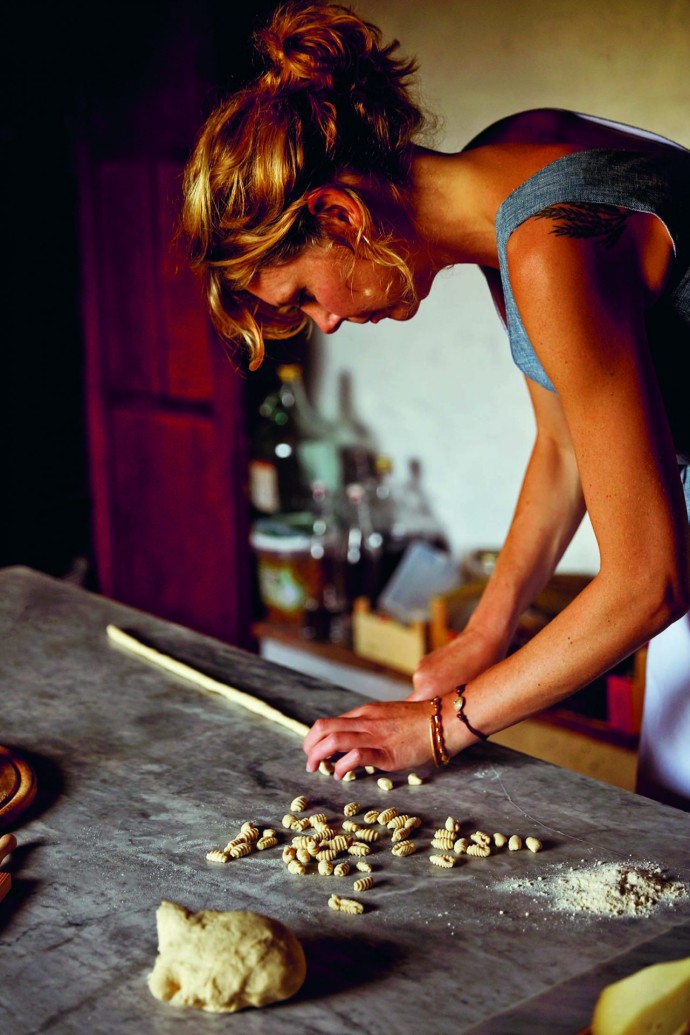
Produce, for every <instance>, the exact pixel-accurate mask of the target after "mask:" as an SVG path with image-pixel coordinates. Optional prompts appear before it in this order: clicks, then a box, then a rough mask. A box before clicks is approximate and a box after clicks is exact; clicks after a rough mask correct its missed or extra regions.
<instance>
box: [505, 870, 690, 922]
mask: <svg viewBox="0 0 690 1035" xmlns="http://www.w3.org/2000/svg"><path fill="white" fill-rule="evenodd" d="M498 890H499V891H504V892H508V893H514V892H522V893H525V894H528V895H530V896H531V897H533V898H545V899H547V900H548V902H549V904H550V905H551V907H552V909H554V910H556V911H558V912H561V913H590V914H595V915H596V916H650V915H651V913H653V912H654V910H655V909H656V908H657V907H659V906H664V905H670V904H671V903H673V902H675V901H677V900H678V899H682V898H687V897H688V896H689V895H690V889H688V887H687V886H686V885H685V884H683V883H681V882H680V881H676V880H673V879H672V878H670V877H668V876H667V875H666V874H665V873H664V871H663V870H662V869H661V867H659V866H658V865H657V864H656V863H651V862H642V863H631V862H615V863H610V862H608V863H607V862H596V863H594V864H593V865H591V866H583V867H582V868H580V869H577V868H575V867H573V866H570V867H567V868H566V867H559V868H558V869H557V870H556V871H555V872H553V873H552V874H551V875H550V876H547V877H541V878H538V879H536V880H535V879H532V878H524V877H518V878H508V879H507V880H504V881H502V882H501V883H500V884H499V885H498Z"/></svg>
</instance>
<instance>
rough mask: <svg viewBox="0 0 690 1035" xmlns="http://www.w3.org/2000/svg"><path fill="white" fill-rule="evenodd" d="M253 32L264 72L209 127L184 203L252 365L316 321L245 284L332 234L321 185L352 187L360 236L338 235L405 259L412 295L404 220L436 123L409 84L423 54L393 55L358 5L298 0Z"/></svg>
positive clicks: (395, 262) (198, 249) (213, 305)
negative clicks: (421, 150)
mask: <svg viewBox="0 0 690 1035" xmlns="http://www.w3.org/2000/svg"><path fill="white" fill-rule="evenodd" d="M255 42H256V46H257V49H258V51H259V52H260V53H261V54H262V56H263V58H264V60H265V66H266V67H265V71H264V72H263V73H262V74H261V75H259V76H258V78H256V79H255V80H254V82H252V83H251V84H250V85H249V86H247V87H245V88H244V89H242V90H240V91H238V92H237V93H235V94H234V95H232V96H231V97H229V98H228V99H227V100H226V101H224V102H223V103H222V104H220V105H219V106H218V107H217V108H216V110H215V111H214V112H213V113H212V114H211V116H210V117H209V118H208V120H207V121H206V123H205V125H204V126H203V128H202V130H201V132H200V135H199V139H198V142H197V144H196V147H195V149H194V151H193V154H192V156H191V158H190V160H189V162H188V164H187V167H186V169H185V175H184V206H183V212H182V230H183V233H184V235H185V236H186V239H187V241H188V247H189V254H190V260H191V264H192V266H193V267H194V268H195V269H197V270H199V271H201V272H202V274H203V277H204V282H205V290H206V295H207V299H208V304H209V308H210V312H211V317H212V320H213V322H214V324H215V326H216V328H217V330H218V331H219V333H220V334H221V335H222V337H223V338H225V339H226V341H228V342H229V343H233V344H237V343H240V342H243V343H244V345H245V346H246V348H247V349H248V353H249V367H250V369H252V370H254V369H256V368H257V367H258V366H259V365H260V364H261V361H262V359H263V355H264V343H263V339H264V336H266V337H267V338H286V337H290V336H291V335H294V334H296V333H297V332H298V331H300V330H301V329H302V328H303V327H304V326H305V324H306V323H307V322H308V321H307V318H306V317H305V316H304V314H303V313H302V312H301V311H300V310H299V309H297V308H295V307H282V308H275V307H272V306H268V305H265V304H264V303H262V302H260V301H259V300H258V299H257V298H256V297H255V296H253V295H251V294H250V293H249V292H248V290H247V287H248V285H249V284H250V283H251V281H252V280H253V279H254V277H255V276H256V275H257V273H258V272H259V271H260V270H261V269H262V268H265V267H267V266H276V265H280V264H281V263H284V262H287V261H289V260H290V259H292V258H294V257H296V256H297V255H299V254H300V252H301V251H302V250H303V249H304V248H305V247H307V246H308V245H310V244H317V243H320V242H323V241H324V240H326V236H325V231H324V230H323V227H322V224H321V223H320V221H319V220H318V218H317V217H316V216H315V215H314V214H313V213H312V212H310V209H309V205H308V198H309V194H310V192H311V191H313V190H314V189H315V188H317V187H324V186H329V187H337V188H338V189H340V190H342V191H344V192H345V193H347V195H348V196H349V197H350V199H351V201H352V202H353V203H354V205H355V206H356V208H357V210H358V212H359V216H360V220H359V225H358V228H357V233H356V236H355V239H354V244H353V242H352V240H346V239H343V240H342V241H340V242H339V243H342V244H345V245H346V246H347V247H349V248H350V249H352V250H353V255H354V254H357V255H359V256H362V257H364V258H367V259H370V260H372V261H374V262H375V263H377V264H379V265H381V266H383V267H386V268H388V269H390V271H391V273H393V271H397V272H398V273H399V274H401V275H402V278H403V282H404V283H405V284H406V285H407V290H408V291H409V292H410V293H411V294H412V295H413V294H414V290H413V288H412V278H411V275H410V270H409V266H408V261H407V258H406V255H405V251H404V248H402V246H401V244H400V237H401V235H400V232H399V227H398V226H397V221H398V220H399V218H400V213H401V212H404V211H405V209H406V185H407V181H408V178H409V168H410V157H411V143H412V138H413V137H414V135H415V134H416V133H417V132H418V130H419V129H420V128H421V126H422V124H423V121H424V119H423V115H422V113H421V111H420V109H419V107H418V106H417V104H416V103H415V102H414V101H413V99H412V97H411V92H410V78H411V77H412V75H413V74H414V72H415V71H416V67H415V64H414V62H413V61H410V60H404V59H400V58H396V57H394V52H395V51H396V49H397V47H398V43H397V41H393V42H392V43H390V44H388V45H385V46H384V45H383V43H382V40H381V34H380V32H379V30H378V29H377V28H376V27H375V26H374V25H371V24H369V23H367V22H364V21H362V19H360V18H359V17H358V16H357V15H355V14H354V13H353V12H352V11H351V10H349V9H348V8H346V7H342V6H340V5H335V4H333V5H331V4H326V5H324V4H316V3H301V2H290V3H287V4H285V5H284V6H281V7H280V8H279V9H278V10H277V11H276V12H275V13H274V15H273V17H272V19H271V21H270V23H269V24H268V25H267V26H266V27H265V28H264V29H262V30H261V31H260V32H258V33H257V35H256V37H255ZM394 213H395V215H394ZM328 239H329V240H333V237H332V236H330V237H329V238H328Z"/></svg>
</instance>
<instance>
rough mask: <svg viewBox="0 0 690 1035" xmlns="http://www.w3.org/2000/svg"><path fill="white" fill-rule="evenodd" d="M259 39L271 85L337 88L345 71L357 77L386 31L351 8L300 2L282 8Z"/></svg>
mask: <svg viewBox="0 0 690 1035" xmlns="http://www.w3.org/2000/svg"><path fill="white" fill-rule="evenodd" d="M256 43H257V48H258V50H259V51H260V52H261V53H263V55H264V57H265V59H266V63H267V66H268V68H267V71H266V73H265V75H264V79H265V81H266V82H267V85H269V86H271V87H273V88H284V89H290V88H291V87H292V88H295V87H301V86H304V85H306V84H309V86H310V88H311V89H319V88H321V89H333V87H334V84H335V83H336V82H337V80H338V79H339V78H340V77H341V76H342V75H343V73H347V74H348V78H350V79H351V78H352V75H353V71H354V70H355V69H356V68H357V66H358V65H359V63H360V62H361V61H362V59H365V60H366V59H367V58H371V55H372V52H375V51H378V49H379V44H380V36H379V32H378V29H376V28H375V26H371V25H367V24H366V23H364V22H362V21H361V20H360V19H359V18H357V17H356V16H355V15H353V14H352V12H351V11H349V10H348V9H347V8H345V7H341V6H339V5H335V4H325V5H321V4H318V5H317V4H313V3H309V4H304V3H299V2H298V3H289V4H286V5H285V6H283V7H280V8H278V10H277V11H276V12H275V13H274V15H273V17H272V19H271V21H270V23H269V24H268V25H267V26H266V28H264V29H262V30H260V31H259V32H258V33H257V35H256Z"/></svg>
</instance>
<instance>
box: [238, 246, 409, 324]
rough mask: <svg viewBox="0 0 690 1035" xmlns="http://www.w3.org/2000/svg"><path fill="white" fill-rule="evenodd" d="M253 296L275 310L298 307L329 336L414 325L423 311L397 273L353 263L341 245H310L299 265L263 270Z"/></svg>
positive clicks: (253, 285)
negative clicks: (355, 328)
mask: <svg viewBox="0 0 690 1035" xmlns="http://www.w3.org/2000/svg"><path fill="white" fill-rule="evenodd" d="M248 290H249V292H250V293H251V294H252V295H255V296H256V297H257V298H259V299H261V301H262V302H266V303H267V304H268V305H271V306H276V307H277V306H296V307H297V308H298V309H301V310H302V312H303V313H305V315H306V316H308V317H310V319H311V320H313V321H314V323H315V324H316V326H317V327H318V328H319V330H321V331H323V333H324V334H332V333H333V331H335V330H337V329H338V327H340V325H341V323H343V322H344V321H348V322H349V323H378V322H379V320H384V319H386V318H389V319H391V320H409V319H410V317H412V316H414V314H415V313H416V312H417V309H418V308H419V302H418V301H417V300H411V299H409V298H407V297H406V292H405V285H404V283H403V279H402V277H401V275H400V274H399V273H398V272H397V271H396V270H389V269H383V268H382V267H381V266H378V265H376V264H375V263H373V262H371V261H370V260H368V259H354V260H353V257H352V252H351V251H349V250H348V249H347V248H345V247H343V246H342V245H337V244H330V245H309V246H308V247H307V248H306V249H305V250H304V251H303V252H302V253H301V255H299V256H298V257H297V258H295V259H291V260H290V261H289V262H287V263H284V264H283V265H281V266H272V267H269V268H267V269H265V270H262V271H261V273H259V274H258V276H256V277H255V278H254V280H253V281H252V282H251V283H250V285H249V289H248Z"/></svg>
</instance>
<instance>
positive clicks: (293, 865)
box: [287, 859, 307, 876]
mask: <svg viewBox="0 0 690 1035" xmlns="http://www.w3.org/2000/svg"><path fill="white" fill-rule="evenodd" d="M287 868H288V873H296V874H298V875H299V876H302V875H303V874H305V873H306V872H307V869H306V867H305V866H304V865H303V863H301V862H300V861H299V859H291V860H290V862H289V863H288V864H287Z"/></svg>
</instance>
